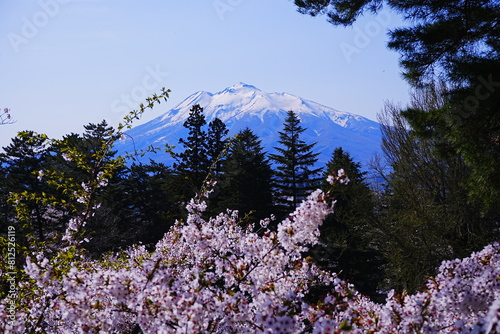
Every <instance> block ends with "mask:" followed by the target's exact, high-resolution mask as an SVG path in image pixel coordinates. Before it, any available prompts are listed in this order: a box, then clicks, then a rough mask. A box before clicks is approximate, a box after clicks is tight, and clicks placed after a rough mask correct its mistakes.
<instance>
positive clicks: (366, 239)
mask: <svg viewBox="0 0 500 334" xmlns="http://www.w3.org/2000/svg"><path fill="white" fill-rule="evenodd" d="M340 169H343V170H344V172H345V174H346V175H347V176H348V178H349V180H350V181H349V183H347V184H337V185H335V186H334V187H333V189H331V185H330V184H329V183H327V182H326V178H327V176H328V175H332V174H333V175H337V173H338V171H339V170H340ZM365 176H366V172H363V171H361V165H360V163H357V162H354V161H353V159H352V158H351V156H350V154H349V153H348V152H345V151H344V150H343V149H342V148H341V147H339V148H337V149H335V150H334V152H333V155H332V158H331V160H330V161H329V162H328V163H327V165H326V171H325V173H324V178H323V179H324V180H325V181H324V184H323V186H322V188H323V189H324V191H329V190H330V195H331V196H332V197H333V198H334V199H335V201H336V204H335V207H334V213H333V214H330V215H329V216H328V217H327V218H326V219H325V221H324V223H323V225H322V226H321V227H320V231H321V235H320V244H319V245H318V246H316V247H315V248H314V249H313V250H312V251H311V255H312V256H313V258H314V259H315V260H316V262H317V263H318V264H319V265H320V266H322V267H324V268H325V269H329V270H331V271H333V272H336V273H338V274H339V276H340V277H341V278H343V279H346V280H348V281H349V282H351V283H353V284H354V285H355V286H356V288H357V289H358V290H359V291H360V292H361V293H363V294H365V295H367V296H370V297H372V298H374V299H380V297H381V295H380V294H379V293H378V288H379V285H381V283H382V280H383V277H384V272H383V269H382V265H383V262H384V260H383V256H382V253H381V246H380V244H379V240H377V239H376V238H374V235H375V227H374V226H373V222H374V219H373V215H374V202H373V198H372V197H373V195H372V192H371V190H370V189H369V187H368V184H367V183H366V180H365Z"/></svg>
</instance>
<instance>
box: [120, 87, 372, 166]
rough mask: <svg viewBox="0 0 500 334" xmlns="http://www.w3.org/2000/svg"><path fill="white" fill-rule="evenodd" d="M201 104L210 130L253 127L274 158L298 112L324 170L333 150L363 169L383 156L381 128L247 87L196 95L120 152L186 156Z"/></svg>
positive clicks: (135, 134) (145, 127) (133, 134)
mask: <svg viewBox="0 0 500 334" xmlns="http://www.w3.org/2000/svg"><path fill="white" fill-rule="evenodd" d="M195 104H199V105H200V106H201V107H202V108H203V109H204V114H205V117H206V120H207V124H208V123H209V122H210V121H212V120H213V119H214V118H216V117H218V118H220V119H221V120H222V121H223V122H224V123H225V124H226V125H227V127H228V129H229V135H234V134H236V133H238V132H239V131H240V130H242V129H244V128H246V127H249V128H250V129H252V130H253V131H254V133H255V134H257V135H258V136H259V137H260V139H261V140H262V145H263V146H264V147H265V149H266V151H267V152H269V153H274V152H275V150H274V147H275V146H277V145H278V143H277V142H278V140H279V134H278V131H281V130H282V129H283V122H284V120H285V118H286V114H287V112H288V111H289V110H293V111H294V112H295V113H296V114H297V115H298V117H299V118H300V120H301V125H302V126H303V127H305V128H307V130H306V131H305V132H304V133H303V136H302V139H303V140H305V141H306V142H307V143H313V142H317V145H316V146H315V151H316V152H319V153H320V155H319V157H318V166H319V167H322V166H324V164H325V163H326V162H327V161H328V160H330V157H331V155H332V152H333V150H334V149H335V148H336V147H339V146H341V147H343V148H344V150H345V151H347V152H349V153H350V154H351V155H352V156H353V158H354V159H355V161H360V162H361V163H362V164H363V166H366V164H367V163H368V161H369V160H370V159H371V157H372V156H373V154H374V153H375V152H380V143H381V134H380V129H379V124H378V123H376V122H374V121H371V120H369V119H367V118H365V117H362V116H359V115H354V114H351V113H347V112H341V111H338V110H335V109H332V108H330V107H327V106H324V105H321V104H319V103H316V102H313V101H309V100H305V99H302V98H300V97H298V96H295V95H291V94H288V93H266V92H263V91H261V90H260V89H258V88H256V87H254V86H252V85H247V84H244V83H241V82H240V83H237V84H235V85H233V86H231V87H228V88H226V89H224V90H222V91H220V92H217V93H215V94H213V93H209V92H204V91H200V92H197V93H194V94H192V95H191V96H189V97H188V98H186V99H185V100H184V101H183V102H181V103H180V104H179V105H177V106H176V107H175V108H173V109H171V110H169V111H167V112H166V113H165V114H163V115H161V116H159V117H157V118H155V119H153V120H151V121H149V122H147V123H145V124H142V125H139V126H137V127H134V128H132V129H131V130H129V131H127V138H126V139H125V140H123V141H122V142H120V143H118V144H117V147H116V148H117V149H118V151H119V153H124V152H125V151H127V152H132V151H134V150H136V149H145V148H146V147H147V146H148V145H153V146H162V145H164V144H170V145H174V146H176V149H175V150H174V151H176V152H180V151H181V150H182V147H181V146H180V145H179V138H185V137H187V129H185V128H184V127H183V123H184V121H185V120H186V119H187V118H188V116H189V110H190V109H191V107H192V106H193V105H195ZM149 158H152V159H154V160H156V161H162V162H165V163H167V164H168V163H171V162H172V160H171V158H170V157H169V156H168V155H167V154H157V155H148V156H146V157H145V158H143V159H142V160H141V161H143V162H146V163H147V162H148V161H149Z"/></svg>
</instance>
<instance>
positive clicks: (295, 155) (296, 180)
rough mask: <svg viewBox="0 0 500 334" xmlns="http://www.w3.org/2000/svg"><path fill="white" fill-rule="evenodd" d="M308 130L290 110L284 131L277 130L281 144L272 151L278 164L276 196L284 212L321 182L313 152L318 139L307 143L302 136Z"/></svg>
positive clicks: (315, 155)
mask: <svg viewBox="0 0 500 334" xmlns="http://www.w3.org/2000/svg"><path fill="white" fill-rule="evenodd" d="M305 130H306V129H305V128H303V127H302V126H300V119H299V118H298V117H297V115H296V114H295V113H294V112H293V111H291V110H290V111H289V112H288V115H287V118H286V119H285V123H284V129H283V131H280V132H278V133H279V136H280V140H279V141H278V143H280V144H281V147H275V149H276V150H277V151H278V153H277V154H271V155H270V158H271V159H272V160H273V161H274V162H276V164H277V165H278V167H277V169H278V170H277V171H276V188H277V192H276V196H277V202H278V204H279V205H280V206H281V208H282V209H283V211H284V212H291V211H293V210H294V209H295V208H296V207H297V205H298V204H299V203H300V202H301V201H302V200H303V199H304V198H305V197H307V195H308V194H309V193H310V192H311V190H312V189H314V188H315V187H317V186H318V184H319V178H318V177H317V175H318V173H319V172H320V170H321V169H319V168H318V169H314V164H315V163H316V161H317V156H318V153H313V152H312V149H313V147H314V146H315V145H316V143H313V144H306V143H305V142H304V141H303V140H302V139H300V135H301V134H302V133H303V132H304V131H305Z"/></svg>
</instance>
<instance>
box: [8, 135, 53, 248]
mask: <svg viewBox="0 0 500 334" xmlns="http://www.w3.org/2000/svg"><path fill="white" fill-rule="evenodd" d="M3 149H4V153H2V154H0V160H1V162H2V165H3V167H4V168H3V171H4V173H5V174H4V180H3V181H4V182H5V183H4V185H3V188H4V192H5V193H6V194H7V193H16V194H19V195H21V194H22V195H23V196H22V198H23V200H22V201H23V203H24V204H25V205H26V208H27V209H28V211H29V212H28V215H29V217H27V218H28V219H29V221H28V224H29V226H25V227H24V229H23V232H24V233H25V234H26V235H28V234H31V235H32V237H35V238H37V239H38V240H40V241H44V239H45V236H46V234H47V233H48V230H49V229H50V227H49V226H48V225H49V222H50V217H49V216H48V215H47V213H48V212H49V209H50V208H49V207H48V206H46V205H44V204H43V203H40V201H38V200H37V199H38V198H41V197H42V193H44V192H49V189H48V186H47V184H46V182H45V181H44V179H43V178H40V177H39V176H40V175H41V173H43V172H44V171H45V170H46V169H47V167H48V157H49V144H48V138H47V137H46V136H43V135H37V134H35V133H34V132H33V131H24V132H20V133H19V134H18V136H17V137H14V138H13V139H12V143H11V144H9V145H8V146H6V147H3ZM6 194H4V195H6Z"/></svg>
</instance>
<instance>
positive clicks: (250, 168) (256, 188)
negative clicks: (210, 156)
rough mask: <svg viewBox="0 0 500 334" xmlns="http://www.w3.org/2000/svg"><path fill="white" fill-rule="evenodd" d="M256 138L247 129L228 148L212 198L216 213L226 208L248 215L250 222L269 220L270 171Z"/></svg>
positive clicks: (271, 172) (271, 202)
mask: <svg viewBox="0 0 500 334" xmlns="http://www.w3.org/2000/svg"><path fill="white" fill-rule="evenodd" d="M260 143H261V142H260V140H259V138H258V137H257V136H256V135H255V134H254V133H253V132H252V131H251V130H250V129H249V128H246V129H244V130H242V131H240V133H238V135H237V136H236V139H235V140H234V141H233V142H232V143H231V145H230V146H229V150H228V153H227V156H226V159H225V160H224V162H223V163H222V173H221V175H220V180H219V183H218V185H217V188H216V189H217V190H216V191H217V192H216V194H215V195H214V196H211V198H210V199H211V201H210V202H211V205H214V207H215V209H216V212H217V213H219V212H222V211H223V210H225V209H227V208H229V209H233V210H238V211H239V212H240V214H241V215H245V214H249V213H251V212H252V214H251V215H250V217H251V220H254V221H255V220H257V221H258V220H260V219H264V218H266V217H269V216H270V214H271V213H272V211H273V208H274V206H273V194H272V175H273V170H272V169H271V165H270V163H269V160H268V159H267V158H266V155H265V152H263V148H262V146H261V144H260Z"/></svg>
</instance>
